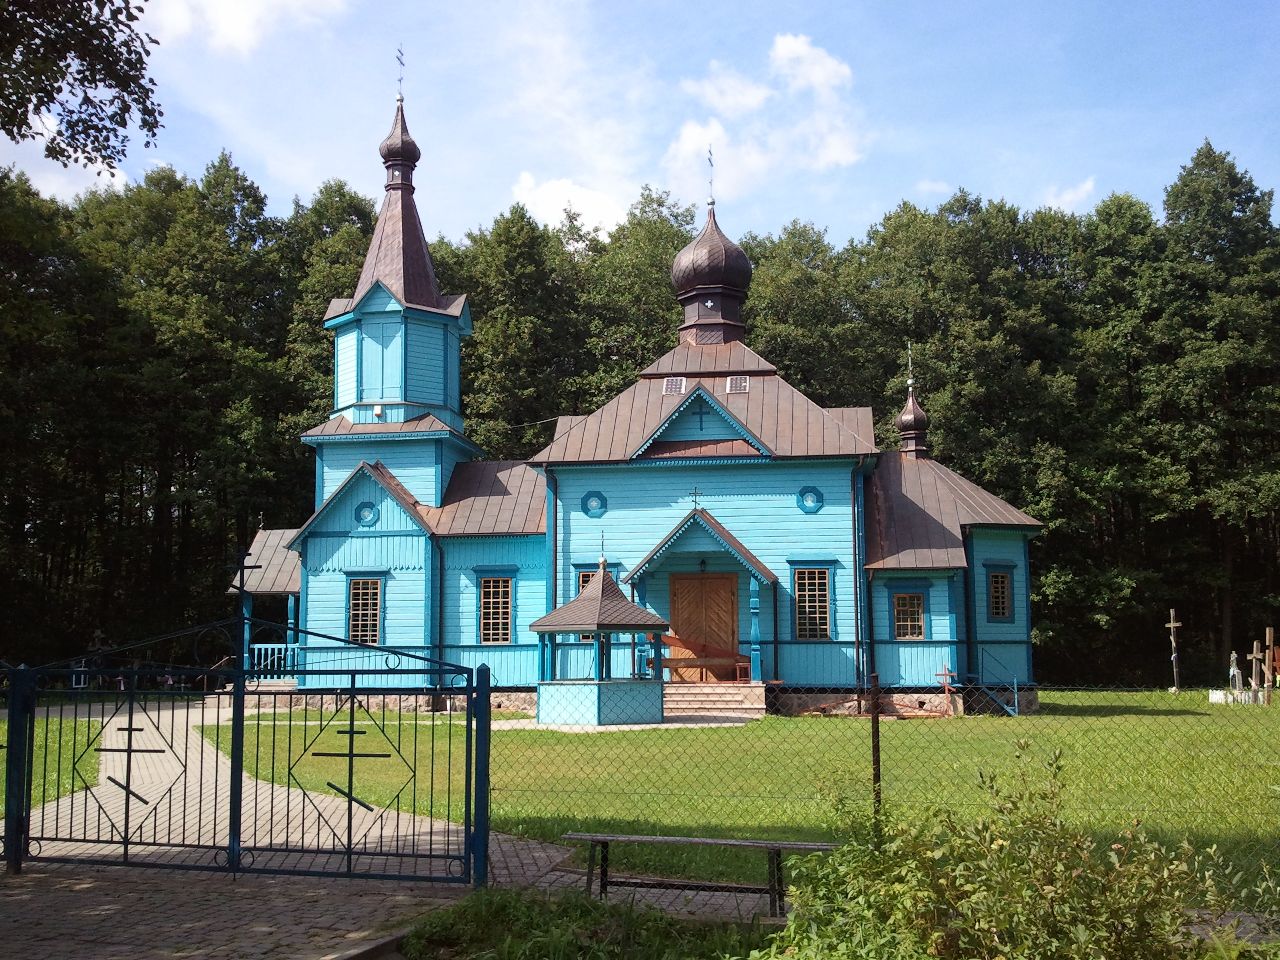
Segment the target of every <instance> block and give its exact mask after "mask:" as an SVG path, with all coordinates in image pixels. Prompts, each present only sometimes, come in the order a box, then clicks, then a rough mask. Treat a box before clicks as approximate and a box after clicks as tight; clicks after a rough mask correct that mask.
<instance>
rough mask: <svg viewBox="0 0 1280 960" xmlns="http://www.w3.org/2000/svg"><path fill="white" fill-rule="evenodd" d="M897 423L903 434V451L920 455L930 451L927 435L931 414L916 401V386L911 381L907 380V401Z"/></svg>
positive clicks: (899, 430)
mask: <svg viewBox="0 0 1280 960" xmlns="http://www.w3.org/2000/svg"><path fill="white" fill-rule="evenodd" d="M897 423H898V432H899V433H900V434H902V446H901V447H900V448H899V449H901V450H902V452H903V453H907V454H910V455H912V456H917V457H918V456H922V455H923V454H925V453H927V452H928V450H929V446H928V443H927V442H926V436H927V434H928V431H929V415H928V414H927V413H925V412H924V408H923V407H922V406H920V404H919V403H917V402H916V388H915V384H913V383H911V381H907V402H906V403H905V404H904V405H903V407H902V412H901V413H900V414H898V421H897Z"/></svg>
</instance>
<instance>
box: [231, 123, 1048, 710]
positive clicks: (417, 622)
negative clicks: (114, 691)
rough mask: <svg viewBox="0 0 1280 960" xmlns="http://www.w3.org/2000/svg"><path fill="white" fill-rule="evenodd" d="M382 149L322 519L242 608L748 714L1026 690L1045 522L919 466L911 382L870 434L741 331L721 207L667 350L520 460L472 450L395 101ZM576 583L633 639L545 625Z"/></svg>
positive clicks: (463, 324)
mask: <svg viewBox="0 0 1280 960" xmlns="http://www.w3.org/2000/svg"><path fill="white" fill-rule="evenodd" d="M379 152H380V154H381V156H382V161H383V165H384V166H385V168H386V173H387V179H386V195H385V198H384V200H383V204H382V209H381V211H380V213H379V216H378V221H377V226H376V228H375V231H374V234H373V239H372V241H371V242H370V245H369V251H368V254H367V256H366V258H365V261H364V267H363V270H362V271H361V274H360V279H359V282H358V283H357V285H356V289H355V291H354V293H353V295H352V296H351V298H350V299H340V300H334V301H333V302H332V303H331V304H330V306H329V308H328V311H327V312H326V314H325V316H324V318H323V322H324V324H325V326H326V328H328V329H330V330H332V331H333V334H334V397H333V412H332V413H331V415H330V417H329V419H328V420H327V421H325V422H324V423H322V424H320V425H318V426H316V427H315V428H314V429H311V430H309V431H307V433H305V434H304V435H303V437H302V441H303V443H305V444H307V445H309V446H310V447H312V448H313V449H314V451H315V460H316V471H315V513H314V514H313V515H312V516H311V518H310V519H309V520H307V521H306V523H305V524H303V525H302V527H301V528H300V529H297V530H263V531H260V532H259V534H258V536H257V538H256V539H255V541H254V544H253V547H252V550H251V557H250V560H249V564H250V565H252V566H254V567H256V569H253V570H250V571H249V576H248V579H247V581H246V583H245V592H244V593H242V598H243V600H242V602H243V604H244V607H245V612H246V613H249V612H251V610H252V602H253V598H254V596H263V595H271V594H276V595H284V596H287V597H288V599H289V607H290V615H291V617H292V618H293V625H294V626H296V627H297V628H298V630H299V637H300V638H301V639H300V640H299V641H298V643H299V644H300V646H301V647H303V648H310V649H311V652H312V654H313V656H315V655H318V654H319V653H320V651H322V650H323V649H324V648H325V646H326V644H332V643H335V642H336V641H332V640H326V639H324V638H326V637H331V638H339V639H340V640H344V641H348V642H357V643H361V644H369V645H376V646H378V647H388V648H401V649H406V650H412V651H414V652H416V653H418V654H420V655H426V656H430V657H434V658H438V659H440V660H443V661H446V662H448V663H452V664H460V665H464V666H478V665H480V664H487V665H488V666H489V667H490V668H491V671H492V678H493V683H494V685H495V687H497V688H506V689H508V690H533V689H535V688H536V689H539V691H540V693H539V698H540V699H541V697H542V690H543V688H544V687H545V686H546V685H548V684H552V683H557V682H574V681H577V680H581V681H594V682H596V683H599V682H601V681H608V680H613V681H636V682H641V681H648V682H650V683H652V682H653V681H655V680H656V681H657V682H658V687H659V689H661V688H662V687H663V686H666V687H667V688H668V689H672V688H676V687H679V686H680V685H682V684H688V685H690V686H691V687H699V688H704V689H705V688H707V687H710V686H711V685H719V686H720V689H721V690H722V691H723V692H724V693H725V694H728V693H730V692H731V691H737V692H738V693H737V696H739V697H740V698H741V699H742V702H743V703H754V704H756V705H757V706H759V707H760V708H763V705H764V703H765V696H764V691H765V689H767V688H769V687H772V688H774V689H775V691H777V692H778V693H779V694H784V695H785V694H788V693H790V694H793V695H804V694H805V693H806V692H810V693H811V692H813V691H819V690H820V691H837V692H838V691H845V692H853V691H856V690H858V689H860V688H863V687H865V685H866V684H867V682H868V677H869V675H870V674H871V673H872V672H875V673H877V674H878V676H879V681H880V683H881V685H882V686H883V687H886V688H891V689H895V690H898V691H911V692H919V693H922V694H924V693H929V692H932V691H937V690H938V689H939V688H941V687H943V686H944V685H945V686H948V687H956V688H965V687H966V686H1008V685H1027V684H1033V683H1034V674H1033V671H1032V662H1031V644H1030V604H1029V589H1030V570H1029V567H1028V549H1027V545H1028V541H1029V539H1030V538H1031V537H1032V536H1034V535H1035V534H1036V533H1037V532H1038V531H1039V529H1040V525H1039V524H1038V523H1037V522H1036V521H1035V520H1033V519H1032V518H1031V517H1029V516H1027V515H1026V514H1025V513H1022V512H1021V511H1019V510H1017V509H1016V508H1014V507H1012V506H1010V505H1009V504H1007V503H1005V502H1004V501H1002V500H1000V499H999V498H997V497H995V496H993V495H992V494H990V493H988V492H986V491H985V490H983V489H981V488H980V487H978V486H977V485H975V484H973V483H971V482H969V481H968V480H966V479H964V478H963V477H961V476H959V475H957V474H956V473H954V472H953V471H951V470H949V469H948V468H947V467H945V466H943V465H942V464H940V463H938V462H937V461H935V460H933V459H931V458H930V456H929V452H928V444H927V427H928V420H927V417H926V415H925V412H924V410H923V409H921V406H920V404H919V402H918V401H917V398H916V397H915V394H914V389H911V390H909V392H908V397H907V400H906V405H905V406H904V408H903V410H902V413H901V415H900V416H899V418H898V426H899V428H900V432H901V437H902V442H901V446H900V448H899V449H897V450H881V449H880V448H879V447H878V446H877V445H876V440H875V436H874V433H873V419H872V411H871V410H870V409H868V408H865V407H836V408H823V407H821V406H819V405H817V404H816V403H814V402H813V401H811V400H810V399H809V398H807V397H806V396H805V395H804V394H802V393H801V392H800V391H798V390H796V389H795V388H794V387H792V386H791V385H790V384H788V383H787V382H786V381H785V380H783V379H782V378H781V377H780V376H779V375H778V371H777V368H776V367H774V365H773V364H771V363H770V362H769V361H768V359H766V358H764V357H761V356H760V355H758V354H756V353H755V352H753V351H752V350H751V349H750V348H748V347H747V345H746V343H745V342H744V334H745V326H744V323H743V319H742V308H743V304H744V302H745V300H746V298H747V295H748V290H749V288H750V284H751V273H752V267H751V263H750V262H749V261H748V259H747V257H746V255H745V253H744V252H743V251H742V249H741V248H740V247H739V246H737V245H736V244H735V243H733V242H732V241H731V240H730V239H729V238H728V237H727V236H726V235H725V234H724V233H723V232H722V231H721V229H720V226H719V225H718V224H717V222H716V211H715V207H714V203H712V204H710V205H709V206H708V210H707V217H706V223H705V225H704V226H703V228H702V231H701V233H700V234H699V235H698V236H697V238H696V239H695V240H693V241H692V242H691V243H690V244H689V245H688V246H687V247H685V248H684V249H683V250H682V251H681V252H680V253H679V255H678V256H677V257H676V259H675V262H674V264H673V266H672V271H671V277H672V283H673V286H674V292H675V297H676V299H677V300H678V302H679V303H680V304H681V306H682V307H683V309H684V319H683V322H682V324H681V325H680V328H679V336H678V343H676V344H675V345H674V346H673V348H672V349H671V350H670V351H669V352H667V353H666V354H664V355H663V356H661V357H657V358H655V359H654V361H653V363H652V364H651V365H650V366H648V367H647V368H645V369H644V370H642V371H641V372H640V374H639V375H638V377H637V378H636V381H635V383H634V384H632V385H631V386H630V387H629V388H628V389H626V390H625V391H623V392H622V393H620V394H619V395H618V396H616V397H614V398H613V399H612V400H610V401H609V402H608V403H606V404H605V405H604V406H602V407H600V408H599V409H598V410H594V411H589V412H585V413H582V414H581V415H577V416H564V417H560V418H559V420H558V422H557V423H556V425H555V432H554V436H553V438H552V439H551V441H550V443H549V444H548V445H547V446H546V447H545V448H544V449H542V450H540V451H539V452H538V453H536V454H535V455H534V456H533V457H531V458H530V459H529V460H528V461H525V462H517V461H493V460H485V459H483V451H481V450H480V449H479V448H478V447H477V446H476V445H475V444H474V443H472V442H471V441H470V440H469V439H467V435H466V430H465V425H464V423H463V418H462V414H461V397H460V381H459V349H460V343H461V340H462V338H463V337H466V336H468V335H469V334H470V333H471V324H472V321H471V313H470V309H469V307H468V304H467V299H466V297H465V296H463V295H456V294H445V293H442V292H441V291H440V289H439V286H438V284H437V282H436V276H435V271H434V268H433V265H432V261H431V253H430V251H429V249H428V246H427V242H426V239H425V235H424V231H423V227H422V222H421V220H420V219H419V216H418V211H417V208H416V206H415V202H414V184H413V176H414V171H415V168H416V165H417V163H418V161H419V159H420V158H421V150H420V149H419V148H418V146H417V144H416V143H415V142H414V140H413V138H412V137H411V136H410V134H409V131H408V128H407V126H406V123H405V117H404V109H403V103H402V102H398V104H397V107H396V112H395V120H394V123H393V124H392V128H391V132H390V134H388V136H387V138H386V139H385V140H384V141H383V142H382V144H381V146H380V148H379ZM545 319H546V320H547V321H548V322H554V318H545ZM602 572H603V574H604V575H605V576H607V577H608V579H609V580H610V582H609V583H607V584H606V583H604V582H603V580H604V576H601V574H602ZM584 591H591V593H592V595H593V596H592V597H591V598H588V597H585V596H584V597H583V600H584V603H585V602H586V601H587V600H588V599H591V600H592V603H593V604H594V607H593V609H605V608H609V609H613V608H619V609H620V608H621V607H622V606H624V605H625V606H626V607H627V608H628V609H629V611H630V613H629V615H628V616H627V617H623V621H625V623H626V625H627V627H628V628H629V632H630V636H626V635H624V634H623V632H622V630H621V629H620V628H618V626H617V624H615V625H614V627H612V628H610V627H609V625H608V624H605V623H603V622H592V623H586V622H580V619H581V618H575V617H574V616H567V617H560V619H557V611H562V610H564V609H565V607H566V605H567V604H569V603H571V602H572V601H574V600H575V599H576V598H578V597H579V596H580V595H583V594H584ZM611 604H612V606H610V605H611ZM580 606H581V605H580ZM646 617H647V618H648V619H646ZM535 621H537V622H538V623H537V624H536V626H535ZM619 622H620V623H621V622H622V621H619ZM548 624H550V625H551V626H549V627H548ZM557 624H559V625H561V626H563V627H564V628H565V629H564V631H563V632H552V631H555V629H556V625H557ZM534 629H538V630H540V631H541V632H538V633H535V632H534ZM577 630H583V631H585V632H583V633H578V632H571V631H577ZM606 630H609V631H611V632H609V633H608V634H607V635H606V634H604V633H602V632H601V631H606ZM615 631H616V632H615ZM549 633H550V635H548V634H549ZM602 641H603V642H602ZM246 655H247V656H248V655H249V651H246ZM313 662H314V661H313ZM771 702H777V697H776V696H775V698H774V699H773V700H772V701H771ZM659 709H660V708H659ZM540 719H541V718H540ZM598 722H608V721H607V720H599V721H598Z"/></svg>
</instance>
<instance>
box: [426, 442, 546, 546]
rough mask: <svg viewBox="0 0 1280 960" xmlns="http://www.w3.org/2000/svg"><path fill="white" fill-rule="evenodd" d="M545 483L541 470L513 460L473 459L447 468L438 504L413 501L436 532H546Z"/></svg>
mask: <svg viewBox="0 0 1280 960" xmlns="http://www.w3.org/2000/svg"><path fill="white" fill-rule="evenodd" d="M546 506H547V487H546V480H545V479H544V478H543V476H542V474H540V473H538V471H536V470H534V469H533V468H532V467H529V466H527V465H526V464H524V463H522V462H520V461H518V460H473V461H471V462H470V463H460V464H458V465H457V466H456V467H454V469H453V476H452V477H450V478H449V486H448V489H446V490H445V494H444V502H443V503H441V505H440V506H439V507H426V506H419V508H418V512H419V514H420V515H422V516H423V517H425V518H426V520H427V522H428V523H429V524H430V525H431V529H432V530H433V531H435V533H436V534H437V535H438V536H442V537H481V536H495V535H500V534H506V535H524V534H538V533H545V532H546Z"/></svg>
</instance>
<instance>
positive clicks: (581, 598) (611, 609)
mask: <svg viewBox="0 0 1280 960" xmlns="http://www.w3.org/2000/svg"><path fill="white" fill-rule="evenodd" d="M669 626H670V624H668V623H667V621H665V620H663V619H662V618H661V617H660V616H658V615H657V614H656V613H651V612H649V611H648V610H646V609H645V608H644V607H640V606H637V605H636V604H634V603H632V602H631V601H630V600H628V599H627V598H626V596H625V595H623V593H622V590H621V589H619V587H618V585H617V583H615V582H614V579H613V577H611V576H609V573H608V570H607V569H606V567H605V565H604V563H601V564H600V567H599V569H598V570H597V571H596V575H595V576H594V577H592V578H591V580H590V581H589V582H588V583H587V585H586V586H585V587H583V588H582V592H581V593H580V594H578V595H577V596H576V597H574V598H573V599H572V600H570V601H569V602H568V603H566V604H564V605H563V606H559V607H556V608H555V609H554V610H552V611H551V612H550V613H548V614H547V615H546V616H545V617H539V618H538V619H537V620H535V621H533V623H531V624H529V629H530V630H532V631H533V632H534V633H640V632H648V631H650V630H662V631H665V630H667V628H668V627H669Z"/></svg>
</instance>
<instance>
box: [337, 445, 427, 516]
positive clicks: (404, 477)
mask: <svg viewBox="0 0 1280 960" xmlns="http://www.w3.org/2000/svg"><path fill="white" fill-rule="evenodd" d="M324 447H325V450H324V460H323V461H321V462H318V463H317V465H316V469H318V470H320V471H321V482H320V488H321V498H322V499H324V498H328V497H330V496H332V495H333V491H334V490H336V489H337V488H338V485H339V484H341V483H342V481H343V480H345V479H346V478H347V477H348V476H349V475H350V473H351V471H352V470H354V469H355V468H356V467H357V466H358V465H359V463H360V461H361V460H367V461H368V462H369V463H374V462H375V461H378V460H381V461H382V462H383V463H384V464H386V466H387V469H389V470H390V471H391V472H392V473H393V474H395V476H396V479H397V480H399V481H400V482H401V483H403V484H404V485H405V487H407V488H408V490H409V492H410V493H412V494H413V495H414V496H415V497H416V498H417V499H418V501H419V502H421V503H433V502H435V496H436V475H437V471H438V470H439V465H438V464H437V462H436V456H437V449H438V447H437V444H436V443H435V442H434V441H432V440H365V441H361V442H359V443H327V444H325V445H324Z"/></svg>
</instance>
